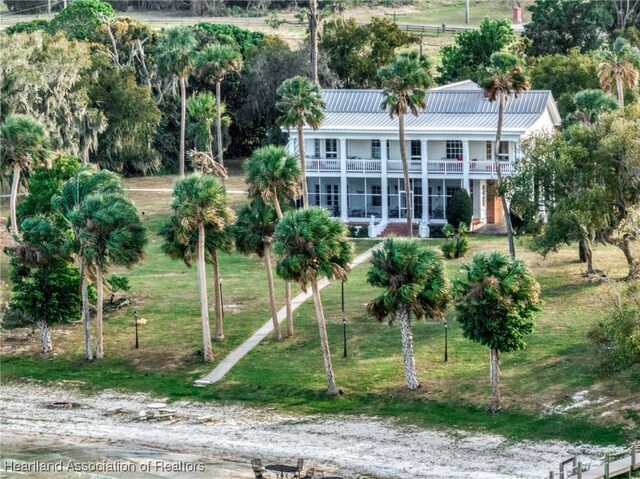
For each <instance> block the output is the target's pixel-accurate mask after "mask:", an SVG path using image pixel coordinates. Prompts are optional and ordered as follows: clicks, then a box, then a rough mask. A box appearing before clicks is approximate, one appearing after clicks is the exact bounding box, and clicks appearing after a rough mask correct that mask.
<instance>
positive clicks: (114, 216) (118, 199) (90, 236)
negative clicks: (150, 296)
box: [71, 193, 147, 359]
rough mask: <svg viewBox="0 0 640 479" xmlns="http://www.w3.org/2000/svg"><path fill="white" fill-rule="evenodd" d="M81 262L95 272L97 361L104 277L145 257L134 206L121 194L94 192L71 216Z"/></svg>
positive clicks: (143, 237)
mask: <svg viewBox="0 0 640 479" xmlns="http://www.w3.org/2000/svg"><path fill="white" fill-rule="evenodd" d="M71 222H72V224H73V225H74V227H76V228H77V229H78V231H79V235H78V241H79V243H80V249H81V250H82V252H83V257H84V260H85V261H86V262H87V263H88V264H89V265H91V267H92V269H93V270H94V271H95V287H96V292H97V303H96V322H95V324H96V355H95V357H96V359H101V358H102V357H103V356H104V346H103V333H102V330H103V328H102V309H103V305H104V281H105V279H104V275H105V274H106V273H107V271H108V269H109V267H111V266H125V267H127V268H130V267H131V266H133V265H134V264H136V263H137V262H138V261H140V260H141V259H142V257H143V256H144V248H145V246H146V244H147V233H146V229H145V227H144V226H143V225H142V222H141V221H140V216H139V215H138V210H137V208H136V207H135V205H134V204H133V203H132V202H131V200H129V199H128V198H126V197H125V196H121V195H113V194H104V193H93V194H91V195H89V196H88V197H86V198H85V199H84V201H83V202H82V204H81V206H80V208H79V209H78V210H77V211H75V212H74V213H73V214H72V217H71Z"/></svg>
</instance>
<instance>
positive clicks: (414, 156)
mask: <svg viewBox="0 0 640 479" xmlns="http://www.w3.org/2000/svg"><path fill="white" fill-rule="evenodd" d="M421 158H422V150H421V148H420V140H411V160H412V161H420V159H421Z"/></svg>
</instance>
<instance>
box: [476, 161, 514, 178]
mask: <svg viewBox="0 0 640 479" xmlns="http://www.w3.org/2000/svg"><path fill="white" fill-rule="evenodd" d="M514 170H515V169H514V168H513V163H511V162H509V161H501V162H500V172H501V173H503V174H505V175H510V174H511V173H513V172H514ZM469 174H470V175H492V176H493V175H495V174H496V165H495V163H494V162H493V161H492V160H483V161H471V162H470V163H469Z"/></svg>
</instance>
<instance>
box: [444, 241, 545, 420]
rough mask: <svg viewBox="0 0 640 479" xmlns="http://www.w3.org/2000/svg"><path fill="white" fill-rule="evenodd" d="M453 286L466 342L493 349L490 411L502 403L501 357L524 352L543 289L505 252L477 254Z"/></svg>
mask: <svg viewBox="0 0 640 479" xmlns="http://www.w3.org/2000/svg"><path fill="white" fill-rule="evenodd" d="M462 272H463V274H462V276H461V277H460V278H459V279H457V280H456V281H454V290H455V294H456V298H457V302H456V311H457V313H458V321H460V323H461V324H462V331H463V333H464V336H465V337H466V338H469V339H471V340H472V341H475V342H478V343H480V344H484V345H485V346H489V348H490V350H491V365H490V366H491V367H490V377H491V393H492V394H491V411H493V412H496V411H498V410H500V408H501V407H502V404H501V400H500V356H499V354H500V353H503V352H509V351H517V350H519V349H523V348H524V347H525V342H524V336H525V335H527V334H529V333H531V332H532V331H533V320H534V318H535V315H536V313H537V311H538V296H539V293H540V286H539V285H538V283H537V282H536V280H535V279H534V277H533V275H532V274H531V272H530V271H529V270H528V269H527V267H526V266H525V265H524V264H523V263H522V262H521V261H518V260H514V259H510V258H508V257H507V256H505V255H504V254H502V253H499V252H497V251H493V252H491V253H476V254H475V255H473V259H472V260H471V263H468V264H463V265H462Z"/></svg>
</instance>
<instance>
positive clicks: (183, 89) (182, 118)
mask: <svg viewBox="0 0 640 479" xmlns="http://www.w3.org/2000/svg"><path fill="white" fill-rule="evenodd" d="M180 95H181V97H182V113H181V115H180V167H179V168H180V176H184V143H185V130H186V122H187V80H186V79H185V78H180Z"/></svg>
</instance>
